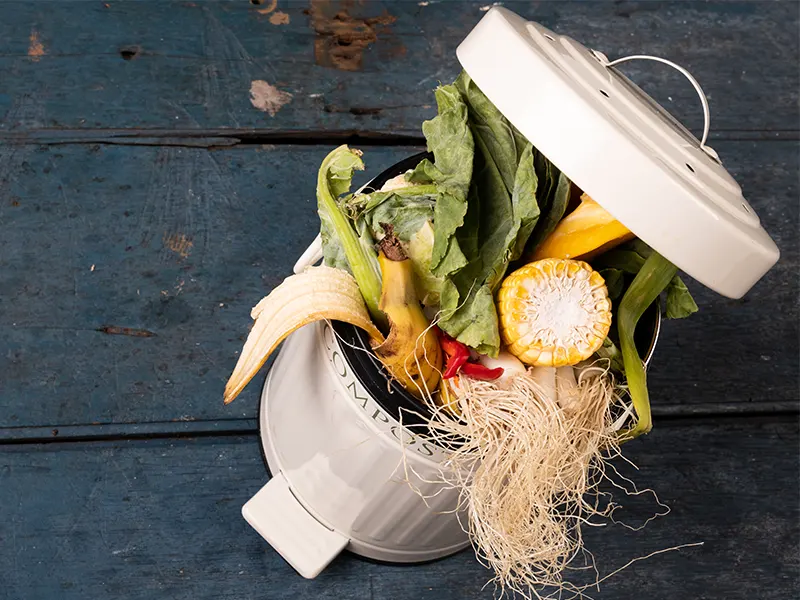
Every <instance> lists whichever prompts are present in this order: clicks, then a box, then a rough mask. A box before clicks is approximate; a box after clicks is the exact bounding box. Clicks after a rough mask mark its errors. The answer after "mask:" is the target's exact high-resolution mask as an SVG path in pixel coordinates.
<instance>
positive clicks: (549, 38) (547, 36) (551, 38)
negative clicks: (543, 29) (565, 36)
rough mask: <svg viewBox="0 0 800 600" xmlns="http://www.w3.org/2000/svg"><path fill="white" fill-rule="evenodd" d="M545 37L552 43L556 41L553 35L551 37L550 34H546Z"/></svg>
mask: <svg viewBox="0 0 800 600" xmlns="http://www.w3.org/2000/svg"><path fill="white" fill-rule="evenodd" d="M544 37H546V38H547V39H548V40H550V41H551V42H555V41H556V40H555V38H554V37H553V36H552V35H550V34H549V33H545V34H544Z"/></svg>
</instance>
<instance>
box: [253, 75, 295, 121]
mask: <svg viewBox="0 0 800 600" xmlns="http://www.w3.org/2000/svg"><path fill="white" fill-rule="evenodd" d="M291 101H292V94H290V93H289V92H284V91H283V90H279V89H278V88H276V87H275V86H274V85H270V84H268V83H267V82H266V81H263V80H261V79H256V80H254V81H252V82H251V83H250V103H251V104H252V105H253V106H255V107H256V108H257V109H258V110H261V111H264V112H265V113H269V116H270V117H274V116H275V114H276V113H277V112H278V111H279V110H280V109H281V108H282V107H283V106H284V105H285V104H288V103H289V102H291Z"/></svg>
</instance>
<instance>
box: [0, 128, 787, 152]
mask: <svg viewBox="0 0 800 600" xmlns="http://www.w3.org/2000/svg"><path fill="white" fill-rule="evenodd" d="M709 139H710V140H711V141H712V143H714V142H716V141H726V142H727V141H754V142H757V141H788V142H796V141H798V140H800V130H780V131H775V130H771V131H770V130H763V131H762V130H753V131H751V130H716V131H713V132H712V133H711V136H710V138H709ZM2 143H5V144H14V145H25V144H45V145H60V144H114V145H131V146H185V147H192V148H230V147H234V146H251V145H265V144H271V145H307V146H317V145H323V146H326V145H338V144H344V143H349V144H358V145H362V146H387V147H391V146H424V145H425V138H424V137H423V136H422V135H421V134H420V133H419V132H386V131H372V130H360V129H347V130H329V131H306V130H285V131H265V130H259V129H233V128H231V129H228V128H218V129H192V130H173V129H92V130H83V129H37V130H31V131H0V144H2Z"/></svg>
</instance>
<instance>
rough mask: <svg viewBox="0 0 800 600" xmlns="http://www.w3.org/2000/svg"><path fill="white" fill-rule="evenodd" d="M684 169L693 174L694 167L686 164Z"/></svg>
mask: <svg viewBox="0 0 800 600" xmlns="http://www.w3.org/2000/svg"><path fill="white" fill-rule="evenodd" d="M686 168H687V169H689V170H690V171H691V172H692V173H694V167H693V166H692V165H690V164H689V163H686Z"/></svg>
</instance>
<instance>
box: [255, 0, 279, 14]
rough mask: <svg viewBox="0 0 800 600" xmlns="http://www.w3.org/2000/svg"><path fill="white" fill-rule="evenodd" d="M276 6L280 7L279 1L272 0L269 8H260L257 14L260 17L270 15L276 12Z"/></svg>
mask: <svg viewBox="0 0 800 600" xmlns="http://www.w3.org/2000/svg"><path fill="white" fill-rule="evenodd" d="M276 6H278V0H270V3H269V4H268V5H267V6H265V7H264V8H259V9H258V10H257V11H256V12H257V13H258V14H260V15H268V14H269V13H271V12H272V11H273V10H275V7H276Z"/></svg>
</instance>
